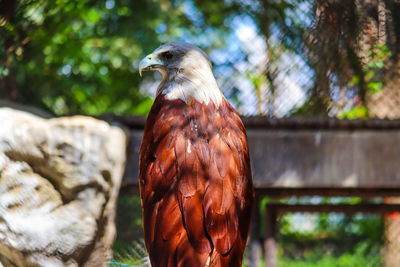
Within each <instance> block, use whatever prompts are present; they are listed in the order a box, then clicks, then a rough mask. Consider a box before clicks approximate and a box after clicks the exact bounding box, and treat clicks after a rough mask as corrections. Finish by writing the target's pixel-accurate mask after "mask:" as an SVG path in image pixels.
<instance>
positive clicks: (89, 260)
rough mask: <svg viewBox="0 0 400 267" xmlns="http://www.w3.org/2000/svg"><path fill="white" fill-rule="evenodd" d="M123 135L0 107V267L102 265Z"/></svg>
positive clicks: (80, 121)
mask: <svg viewBox="0 0 400 267" xmlns="http://www.w3.org/2000/svg"><path fill="white" fill-rule="evenodd" d="M125 149H126V136H125V134H124V132H123V131H122V130H121V129H120V128H118V127H113V126H110V125H109V124H108V123H106V122H103V121H99V120H95V119H93V118H88V117H83V116H74V117H64V118H54V119H43V118H39V117H37V116H34V115H31V114H29V113H25V112H22V111H16V110H14V109H10V108H0V266H2V265H3V266H5V267H7V266H24V267H25V266H51V267H57V266H105V265H106V264H105V262H106V260H107V259H109V258H110V257H111V245H112V242H113V241H114V237H115V225H114V216H115V205H116V199H117V195H118V191H119V187H120V183H121V178H122V175H123V172H124V165H125Z"/></svg>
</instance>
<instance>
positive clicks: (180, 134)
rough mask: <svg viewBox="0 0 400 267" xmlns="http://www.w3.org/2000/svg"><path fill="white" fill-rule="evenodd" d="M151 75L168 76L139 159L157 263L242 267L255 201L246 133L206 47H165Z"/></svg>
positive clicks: (145, 65)
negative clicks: (203, 48)
mask: <svg viewBox="0 0 400 267" xmlns="http://www.w3.org/2000/svg"><path fill="white" fill-rule="evenodd" d="M150 70H156V71H159V72H160V73H161V74H162V81H161V83H160V85H159V86H158V89H157V93H156V98H155V101H154V103H153V106H152V107H151V110H150V113H149V115H148V118H147V121H146V124H145V128H144V133H143V139H142V143H141V147H140V154H139V186H140V197H141V203H142V211H143V227H144V239H145V244H146V249H147V251H148V253H149V257H150V261H151V264H152V266H153V267H164V266H168V267H172V266H191V267H197V266H201V267H203V266H229V267H235V266H241V264H242V259H243V252H244V249H245V246H246V242H247V237H248V233H249V225H250V217H251V212H252V206H253V201H254V189H253V182H252V176H251V169H250V159H249V150H248V144H247V136H246V130H245V127H244V125H243V123H242V121H241V119H240V117H239V115H238V113H237V112H236V110H235V109H234V108H233V107H232V105H231V104H230V103H229V102H228V101H227V100H226V99H225V97H224V96H223V94H222V92H221V91H220V90H219V88H218V85H217V83H216V80H215V78H214V75H213V72H212V65H211V62H210V60H209V58H208V56H207V55H206V53H205V52H203V51H202V50H201V49H200V48H198V47H196V46H194V45H192V44H189V43H184V42H172V43H168V44H164V45H161V46H160V47H159V48H157V49H156V50H155V51H154V52H153V53H151V54H149V55H148V56H146V57H145V58H144V59H143V60H142V61H141V62H140V64H139V73H140V75H141V74H142V71H150Z"/></svg>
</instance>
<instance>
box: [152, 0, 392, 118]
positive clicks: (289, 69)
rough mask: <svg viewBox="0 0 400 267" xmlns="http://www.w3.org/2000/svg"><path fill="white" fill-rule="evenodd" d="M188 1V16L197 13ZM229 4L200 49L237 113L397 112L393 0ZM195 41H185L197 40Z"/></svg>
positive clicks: (384, 114) (345, 115)
mask: <svg viewBox="0 0 400 267" xmlns="http://www.w3.org/2000/svg"><path fill="white" fill-rule="evenodd" d="M190 3H191V2H189V4H187V5H186V6H189V7H192V8H189V10H190V12H189V11H188V12H189V13H190V18H192V19H193V20H195V19H196V18H197V19H198V18H201V16H202V14H197V13H199V11H197V13H196V12H195V11H196V9H194V8H193V7H194V4H193V3H191V4H190ZM232 3H236V4H238V5H239V7H238V8H237V11H236V12H233V14H232V15H231V16H229V17H227V18H226V20H225V21H224V24H225V25H228V33H227V34H226V35H223V36H222V37H221V38H224V40H220V41H221V43H223V45H220V47H218V48H211V49H209V50H208V51H207V52H208V53H209V54H210V58H211V60H212V62H213V64H214V72H215V76H216V78H217V81H218V84H219V85H220V88H221V90H222V91H223V92H224V94H225V95H226V96H227V97H228V99H229V100H230V101H231V102H232V103H233V104H234V105H235V106H236V108H237V109H238V111H239V112H240V113H241V114H243V115H265V116H269V117H276V118H282V117H289V116H329V117H339V118H350V119H352V118H367V117H370V118H390V119H395V118H398V117H399V115H400V108H399V104H400V93H399V90H398V86H397V84H398V83H399V82H400V80H399V77H400V75H399V74H400V65H399V64H398V56H397V55H398V51H399V48H398V47H400V45H399V42H400V34H399V33H400V30H399V29H400V23H399V20H400V19H399V17H398V16H397V15H398V13H399V11H398V10H399V7H400V6H399V5H400V4H399V3H398V1H381V0H379V1H348V0H341V1H333V0H330V1H310V0H309V1H308V0H302V1H290V0H286V1H275V0H267V1H251V0H249V1H243V2H236V1H227V3H226V5H227V6H228V5H229V4H232ZM193 10H195V11H193ZM196 16H197V17H196ZM193 17H194V18H193ZM212 34H213V36H214V35H215V32H212ZM203 35H204V36H206V37H207V36H208V33H207V31H205V32H204V33H203ZM204 36H203V37H204ZM206 37H205V38H206ZM185 38H186V39H188V37H185ZM185 38H184V40H186V39H185ZM203 39H204V38H203ZM203 39H201V40H200V41H199V40H198V39H195V38H194V39H193V40H192V39H190V38H189V41H193V42H195V43H196V42H197V43H198V44H199V45H200V46H201V45H202V43H204V42H203V41H202V40H203ZM207 45H208V44H207ZM204 46H205V48H207V46H206V45H204ZM146 86H147V87H148V84H147V85H146Z"/></svg>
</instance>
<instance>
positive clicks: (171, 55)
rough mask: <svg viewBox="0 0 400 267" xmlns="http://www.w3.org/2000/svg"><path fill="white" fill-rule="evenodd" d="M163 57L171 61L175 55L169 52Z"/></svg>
mask: <svg viewBox="0 0 400 267" xmlns="http://www.w3.org/2000/svg"><path fill="white" fill-rule="evenodd" d="M162 55H163V57H165V58H166V59H171V58H173V56H174V55H173V54H172V53H171V52H169V51H167V52H164V53H163V54H162Z"/></svg>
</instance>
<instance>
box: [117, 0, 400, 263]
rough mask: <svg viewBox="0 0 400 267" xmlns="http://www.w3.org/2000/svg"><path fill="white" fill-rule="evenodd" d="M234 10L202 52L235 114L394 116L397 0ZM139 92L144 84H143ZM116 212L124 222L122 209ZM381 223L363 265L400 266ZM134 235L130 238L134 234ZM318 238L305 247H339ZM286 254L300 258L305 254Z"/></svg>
mask: <svg viewBox="0 0 400 267" xmlns="http://www.w3.org/2000/svg"><path fill="white" fill-rule="evenodd" d="M227 2H235V1H227ZM240 5H241V8H240V9H239V10H240V12H239V11H238V12H237V13H236V14H235V15H234V16H233V17H231V18H229V20H228V22H229V27H228V28H229V32H228V34H227V35H224V38H225V42H224V45H222V46H221V47H219V48H212V49H211V50H210V51H207V52H208V54H209V55H210V59H211V61H212V62H213V65H214V73H215V76H216V78H217V82H218V84H219V86H220V88H221V90H222V91H223V92H224V94H225V95H226V96H227V97H228V99H229V100H230V101H231V102H232V103H233V104H234V105H235V107H236V108H237V109H238V111H239V112H240V113H241V114H242V115H264V116H268V117H276V118H283V117H290V116H326V117H337V118H349V119H354V118H388V119H398V118H400V90H399V87H398V85H399V84H400V78H399V77H400V63H399V61H398V52H399V50H400V44H399V42H400V14H399V12H400V2H399V1H381V0H377V1H347V0H342V1H333V0H330V1H305V0H303V1H272V0H269V1H260V2H258V1H244V2H241V3H240ZM227 19H228V18H227ZM145 87H146V88H148V87H151V86H150V85H149V82H148V81H146V86H145ZM153 89H154V86H153ZM153 93H154V92H152V93H151V94H153ZM119 214H120V215H119V216H121V218H124V216H126V214H127V212H125V211H121V210H120V213H119ZM129 220H135V219H134V218H129ZM136 220H137V219H136ZM121 221H125V223H128V222H127V221H126V220H125V219H122V220H121ZM384 221H385V223H384V225H385V226H384V235H383V239H384V240H383V244H384V245H382V248H381V251H380V252H378V254H379V253H380V255H381V257H382V261H381V259H376V258H375V261H374V262H371V265H369V266H379V265H381V264H383V265H384V266H398V264H399V262H400V256H399V255H400V238H399V236H400V235H399V231H400V219H399V218H398V217H396V218H394V217H390V218H389V217H385V218H384ZM128 224H129V223H128ZM131 225H132V224H131ZM349 225H350V226H349V227H352V226H351V222H349ZM135 227H138V225H136V226H135ZM346 227H347V226H344V227H343V228H344V229H345V228H346ZM378 228H379V226H378ZM117 229H118V228H117ZM120 229H122V228H120ZM370 230H371V231H378V230H379V229H374V228H373V227H372V228H371V229H370ZM123 233H125V231H122V232H121V235H123ZM136 234H137V235H136V236H135V235H132V237H131V238H135V239H137V238H140V237H141V235H140V234H139V232H138V233H136ZM127 240H128V239H127ZM127 240H126V241H127ZM282 240H283V239H282ZM324 240H325V241H326V240H327V238H325V239H324V238H322V239H320V240H319V241H317V240H311V241H310V243H312V242H314V243H313V244H312V245H313V246H314V248H315V247H317V248H318V247H320V248H321V249H322V250H325V252H326V251H328V252H332V253H333V252H335V251H338V250H340V246H341V242H343V240H336V239H334V238H332V240H330V243H329V242H328V241H329V240H328V241H327V242H325V241H324ZM303 241H304V240H303ZM282 242H284V240H283V241H282ZM318 242H319V243H318ZM324 242H325V243H324ZM300 243H301V241H300V242H298V243H295V245H296V246H301V244H300ZM308 249H311V248H308ZM281 253H285V252H282V251H281ZM287 253H295V254H296V253H298V254H299V253H300V254H301V255H303V256H304V253H306V251H305V250H299V249H297V250H296V249H293V250H292V252H287ZM292 256H293V257H295V256H296V255H292ZM332 266H337V265H332ZM343 266H345V265H343ZM348 266H352V265H348Z"/></svg>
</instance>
